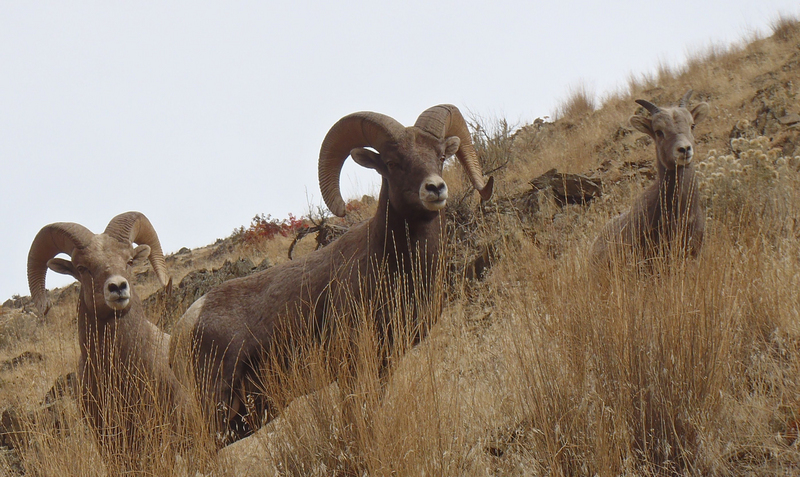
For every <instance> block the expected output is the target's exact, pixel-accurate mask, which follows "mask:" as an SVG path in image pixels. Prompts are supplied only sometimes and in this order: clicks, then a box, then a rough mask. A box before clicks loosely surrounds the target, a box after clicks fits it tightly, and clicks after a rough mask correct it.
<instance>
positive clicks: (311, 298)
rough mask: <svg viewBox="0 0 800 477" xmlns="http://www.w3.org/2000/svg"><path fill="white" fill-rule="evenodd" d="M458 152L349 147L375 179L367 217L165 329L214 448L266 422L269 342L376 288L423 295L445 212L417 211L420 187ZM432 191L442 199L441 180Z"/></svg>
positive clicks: (409, 141) (383, 327)
mask: <svg viewBox="0 0 800 477" xmlns="http://www.w3.org/2000/svg"><path fill="white" fill-rule="evenodd" d="M458 146H459V141H458V138H455V137H449V138H443V139H439V138H436V137H435V136H433V135H431V134H429V133H426V132H424V131H421V130H419V129H417V128H415V127H409V128H406V133H405V135H404V136H403V139H402V140H401V141H400V142H399V143H397V144H393V145H390V146H387V147H386V148H385V150H382V151H380V152H378V153H376V152H374V151H370V150H368V149H361V148H356V149H353V150H352V151H351V155H352V157H353V159H354V160H355V161H356V162H358V163H359V164H360V165H362V166H364V167H368V168H372V169H375V170H376V171H377V172H379V173H380V174H381V175H382V177H383V182H382V186H381V191H380V197H379V200H378V207H377V212H376V215H375V216H374V217H373V218H372V219H370V220H368V221H366V222H362V223H361V224H358V225H356V226H354V227H352V228H351V229H350V230H349V231H348V232H347V233H345V234H344V235H342V236H341V237H340V238H339V239H337V240H336V241H334V242H333V243H331V244H330V245H328V246H327V247H325V248H323V249H320V250H317V251H314V252H312V253H310V254H309V255H307V256H305V257H303V258H301V259H299V260H294V261H291V262H286V263H283V264H281V265H278V266H275V267H273V268H270V269H267V270H264V271H262V272H260V273H257V274H255V275H251V276H248V277H244V278H239V279H236V280H231V281H229V282H226V283H224V284H222V285H220V286H218V287H216V288H215V289H213V290H211V291H210V292H209V293H208V294H207V295H206V296H205V297H203V298H201V299H200V300H198V301H197V302H195V304H194V305H192V307H190V309H189V310H187V312H186V313H185V314H184V316H183V317H182V318H181V320H180V322H179V323H178V324H177V325H176V327H175V329H174V331H173V336H174V338H173V342H172V345H171V349H170V357H171V360H172V361H173V362H176V361H178V362H179V361H180V359H181V358H180V356H181V355H185V354H188V353H192V354H193V356H194V357H193V358H192V361H193V362H194V363H195V369H194V371H186V370H184V371H178V370H176V372H178V374H179V377H181V379H184V378H186V379H189V380H192V379H193V380H194V381H193V384H194V385H195V386H198V389H199V395H200V400H201V402H203V403H204V405H206V406H207V407H208V410H207V412H209V413H211V414H214V416H210V419H209V420H210V421H211V422H212V426H213V429H212V430H213V431H215V432H216V433H217V436H220V437H222V442H221V443H229V442H230V441H232V440H236V439H239V438H241V437H244V436H246V435H248V434H249V433H251V432H253V430H254V429H255V428H257V427H258V426H260V425H261V424H262V423H261V422H260V420H261V416H263V415H264V414H265V413H266V415H267V419H269V418H271V417H272V416H274V413H275V411H276V410H275V409H270V408H269V405H268V403H267V399H268V397H266V396H263V394H262V393H258V392H254V391H255V390H256V387H257V384H253V383H257V382H258V380H259V376H258V371H259V369H260V367H261V366H262V365H263V361H264V356H265V354H266V353H268V352H269V351H270V350H271V346H272V345H273V344H274V340H275V338H276V335H279V334H280V335H286V334H287V333H296V332H303V330H305V331H306V332H307V331H308V330H313V331H311V332H312V333H315V334H318V333H319V332H320V330H323V329H325V328H326V326H329V325H330V323H327V322H326V320H327V319H328V317H329V316H330V311H331V309H336V310H344V309H345V308H346V306H345V303H346V302H347V301H348V300H349V299H356V300H374V299H375V298H376V297H377V292H378V291H377V290H376V286H381V287H386V288H385V289H388V290H395V289H396V288H397V287H398V286H400V285H401V282H403V283H404V284H405V285H406V286H410V287H414V289H416V290H421V294H420V298H424V297H425V296H427V295H428V294H429V292H430V284H431V283H432V282H433V281H434V280H433V277H434V276H435V275H436V273H437V272H438V271H439V270H440V268H439V267H438V266H437V257H438V256H439V252H440V250H441V242H442V234H443V224H442V222H443V214H442V212H441V210H433V211H432V210H429V209H428V208H426V207H425V206H424V204H423V203H422V199H421V194H422V192H421V191H420V189H421V187H420V185H421V184H423V182H424V181H430V179H431V178H432V177H433V178H438V179H437V180H439V181H441V173H442V164H443V159H444V158H445V157H447V156H449V155H452V154H454V153H455V152H456V149H457V148H458ZM425 183H426V184H429V183H430V182H425ZM440 187H444V195H443V196H442V197H446V186H445V185H444V182H443V181H441V182H440ZM428 190H430V189H428ZM427 194H430V192H427ZM426 200H427V199H426ZM439 205H440V206H441V207H443V205H444V204H443V203H441V204H439ZM415 306H416V305H415ZM375 309H376V310H377V311H376V316H375V320H376V324H377V328H378V331H379V332H386V331H387V323H386V322H385V320H386V318H387V317H386V315H385V313H384V312H383V309H382V305H381V304H380V303H377V304H375ZM412 315H414V316H416V312H413V311H412ZM209 370H210V371H209ZM203 373H209V374H208V375H204V374H203ZM248 400H250V402H254V403H255V404H254V408H255V409H256V414H257V416H256V417H255V419H252V418H251V419H247V416H246V413H245V412H244V411H243V410H242V409H243V407H244V403H245V402H248ZM220 409H223V410H226V411H221V410H220Z"/></svg>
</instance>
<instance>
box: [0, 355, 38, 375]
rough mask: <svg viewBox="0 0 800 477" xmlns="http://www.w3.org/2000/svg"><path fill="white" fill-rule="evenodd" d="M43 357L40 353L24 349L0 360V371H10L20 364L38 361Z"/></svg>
mask: <svg viewBox="0 0 800 477" xmlns="http://www.w3.org/2000/svg"><path fill="white" fill-rule="evenodd" d="M43 359H44V356H42V353H37V352H36V351H25V352H23V353H22V354H21V355H19V356H16V357H14V358H11V359H6V360H3V361H0V371H11V370H12V369H14V368H16V367H18V366H22V365H23V364H26V363H38V362H40V361H42V360H43Z"/></svg>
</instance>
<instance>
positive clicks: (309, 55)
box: [0, 0, 800, 302]
mask: <svg viewBox="0 0 800 477" xmlns="http://www.w3.org/2000/svg"><path fill="white" fill-rule="evenodd" d="M780 12H783V13H786V14H790V15H794V16H798V15H799V14H800V7H798V4H797V0H792V1H779V0H758V1H755V0H750V1H743V0H724V1H702V2H700V1H670V2H659V1H649V2H648V1H642V0H637V1H610V2H590V1H586V2H571V1H556V2H543V1H535V2H534V1H516V2H511V1H498V0H494V1H485V0H484V1H472V0H461V1H457V2H439V1H435V0H426V1H416V0H404V1H357V2H354V1H351V2H309V1H302V0H301V1H296V2H217V3H210V2H201V1H191V2H150V1H138V2H35V1H13V2H12V1H7V0H0V164H2V175H0V224H1V225H0V269H1V270H2V272H0V302H2V301H4V300H5V299H6V298H9V297H10V296H11V295H12V294H22V295H27V294H29V292H28V288H27V282H26V278H25V277H26V269H25V267H26V259H27V254H28V249H29V247H30V244H31V242H32V240H33V238H34V236H35V235H36V233H37V232H38V231H39V229H40V228H41V227H43V226H45V225H47V224H49V223H52V222H62V221H63V222H78V223H80V224H83V225H85V226H86V227H88V228H89V229H91V230H92V231H94V232H96V233H97V232H102V230H103V229H104V228H105V226H106V224H107V223H108V221H109V220H110V219H111V218H112V217H113V216H115V215H116V214H119V213H121V212H125V211H128V210H138V211H141V212H144V213H145V214H146V215H147V216H148V217H149V218H150V220H151V222H152V223H153V225H154V226H155V228H156V230H157V231H158V234H159V236H160V238H161V242H162V245H163V247H164V250H165V252H167V253H170V252H175V251H177V250H178V249H180V248H181V247H184V246H186V247H190V248H191V247H198V246H202V245H206V244H209V243H211V242H213V241H214V240H216V239H217V238H223V237H227V236H228V235H230V234H231V232H232V231H233V229H234V228H236V227H239V226H241V225H247V224H249V223H250V219H251V218H252V217H253V216H254V215H256V214H259V213H266V214H272V215H273V216H276V217H281V218H282V217H286V216H287V214H288V213H290V212H291V213H294V214H295V215H301V214H305V213H306V212H307V211H308V207H309V202H310V203H311V204H312V205H317V204H320V203H321V201H320V194H319V188H318V185H317V177H316V168H317V163H316V161H317V157H318V154H319V146H320V143H321V142H322V139H323V137H324V136H325V133H326V132H327V131H328V129H329V128H330V126H332V125H333V123H335V122H336V121H337V120H338V119H339V118H340V117H342V116H344V115H346V114H349V113H351V112H355V111H362V110H370V111H377V112H381V113H384V114H387V115H389V116H392V117H394V118H395V119H397V120H398V121H400V122H401V123H403V124H406V125H410V124H413V122H414V121H415V119H416V117H417V116H418V115H419V113H421V112H422V111H423V110H425V109H427V108H428V107H430V106H433V105H436V104H439V103H453V104H455V105H457V106H458V107H459V108H460V109H461V110H462V112H464V113H465V114H466V115H469V114H475V115H480V116H483V117H505V118H507V119H508V120H509V121H510V122H512V123H517V124H524V123H529V122H532V121H533V120H534V119H536V118H537V117H543V116H547V115H552V112H553V111H554V110H555V109H556V107H557V105H558V104H559V102H560V100H562V99H564V98H565V97H567V95H568V93H569V89H570V86H575V85H577V84H579V83H581V82H583V83H585V84H586V85H587V86H589V87H590V88H592V89H593V90H594V91H596V92H597V93H598V95H603V94H605V93H607V92H609V91H613V90H615V89H617V88H620V87H622V86H624V85H625V82H626V78H627V77H628V76H629V75H630V74H631V73H633V74H641V73H647V72H652V71H654V70H655V68H656V66H657V65H658V63H659V61H662V62H666V63H668V64H671V65H679V64H681V63H682V62H683V60H684V58H685V55H686V54H687V53H689V52H692V51H697V50H700V49H703V48H704V47H707V46H708V45H710V44H712V43H719V44H729V43H731V42H734V41H739V40H740V39H742V38H743V37H746V36H748V35H749V33H751V32H753V31H758V32H761V33H763V34H765V35H766V34H769V32H770V30H769V24H770V22H771V21H773V20H774V19H775V18H776V17H777V16H778V14H779V13H780ZM633 109H634V107H633V106H631V111H633ZM378 184H379V181H378V176H377V174H376V173H374V172H373V171H367V170H359V168H358V166H356V165H355V164H354V163H353V162H352V161H348V164H347V166H346V167H345V171H344V175H343V179H342V186H343V191H344V194H345V196H346V197H356V196H360V195H361V194H362V193H364V192H374V191H377V189H378ZM70 281H72V280H71V278H66V277H63V276H59V275H57V274H55V273H52V272H51V273H48V279H47V286H48V288H51V287H54V286H63V285H64V284H66V283H68V282H70Z"/></svg>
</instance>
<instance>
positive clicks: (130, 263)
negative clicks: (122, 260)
mask: <svg viewBox="0 0 800 477" xmlns="http://www.w3.org/2000/svg"><path fill="white" fill-rule="evenodd" d="M128 266H129V267H132V266H133V259H130V260H128Z"/></svg>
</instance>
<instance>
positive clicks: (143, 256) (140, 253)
mask: <svg viewBox="0 0 800 477" xmlns="http://www.w3.org/2000/svg"><path fill="white" fill-rule="evenodd" d="M149 256H150V246H149V245H139V246H138V247H136V248H135V249H133V263H135V264H136V265H139V264H141V263H142V262H144V261H145V260H147V258H148V257H149Z"/></svg>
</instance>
